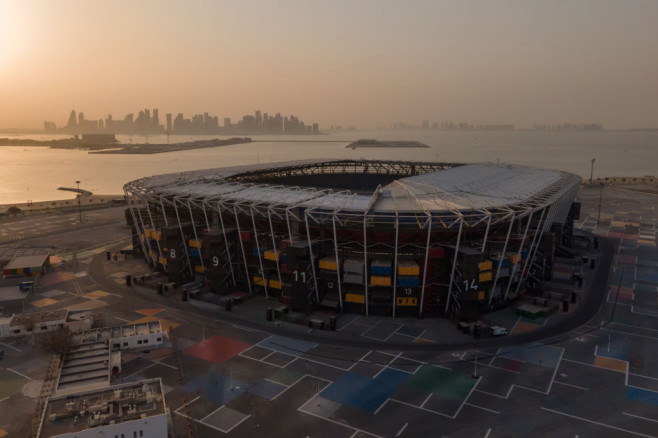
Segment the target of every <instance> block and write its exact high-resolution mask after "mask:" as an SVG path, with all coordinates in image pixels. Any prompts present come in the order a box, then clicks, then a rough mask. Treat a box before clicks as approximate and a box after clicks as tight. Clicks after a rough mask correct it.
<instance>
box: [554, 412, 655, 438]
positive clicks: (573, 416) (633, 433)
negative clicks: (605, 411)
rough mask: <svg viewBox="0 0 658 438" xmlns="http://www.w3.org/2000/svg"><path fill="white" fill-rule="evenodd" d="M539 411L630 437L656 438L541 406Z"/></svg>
mask: <svg viewBox="0 0 658 438" xmlns="http://www.w3.org/2000/svg"><path fill="white" fill-rule="evenodd" d="M541 409H542V410H544V411H548V412H553V413H554V414H558V415H564V416H565V417H569V418H575V419H576V420H582V421H585V422H587V423H592V424H596V425H599V426H603V427H607V428H610V429H614V430H619V431H622V432H626V433H630V434H632V435H637V436H643V437H646V438H656V437H655V436H653V435H645V434H643V433H639V432H633V431H632V430H628V429H622V428H621V427H616V426H611V425H609V424H605V423H600V422H598V421H594V420H589V419H587V418H583V417H577V416H576V415H571V414H567V413H564V412H560V411H556V410H553V409H548V408H545V407H543V406H542V407H541Z"/></svg>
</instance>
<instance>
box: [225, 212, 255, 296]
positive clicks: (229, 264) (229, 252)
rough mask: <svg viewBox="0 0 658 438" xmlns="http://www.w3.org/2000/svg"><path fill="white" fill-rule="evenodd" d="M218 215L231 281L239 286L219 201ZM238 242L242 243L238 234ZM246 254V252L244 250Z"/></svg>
mask: <svg viewBox="0 0 658 438" xmlns="http://www.w3.org/2000/svg"><path fill="white" fill-rule="evenodd" d="M217 214H219V223H220V225H221V226H222V238H223V239H224V247H225V248H226V256H227V257H228V261H229V263H228V268H229V271H230V272H231V279H232V280H233V286H237V285H238V283H237V282H236V281H235V274H234V273H233V258H232V257H231V248H230V247H229V246H228V240H226V228H225V227H224V217H223V215H222V208H221V202H220V201H217ZM238 240H239V241H240V242H242V240H241V239H240V235H239V234H238ZM243 252H244V250H243ZM247 281H249V275H247ZM249 292H251V285H250V286H249Z"/></svg>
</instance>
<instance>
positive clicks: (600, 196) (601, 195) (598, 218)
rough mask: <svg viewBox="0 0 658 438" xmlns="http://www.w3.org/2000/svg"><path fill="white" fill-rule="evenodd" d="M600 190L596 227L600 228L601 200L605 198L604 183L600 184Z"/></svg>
mask: <svg viewBox="0 0 658 438" xmlns="http://www.w3.org/2000/svg"><path fill="white" fill-rule="evenodd" d="M599 186H600V190H599V214H598V215H597V216H596V226H597V227H598V226H599V221H600V220H601V198H602V197H603V186H604V184H603V183H600V184H599Z"/></svg>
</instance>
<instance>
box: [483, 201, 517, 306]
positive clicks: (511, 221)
mask: <svg viewBox="0 0 658 438" xmlns="http://www.w3.org/2000/svg"><path fill="white" fill-rule="evenodd" d="M515 217H516V213H514V214H512V220H510V222H509V228H508V229H507V237H506V238H505V244H504V245H503V251H502V252H501V253H500V259H499V260H498V269H497V270H496V278H494V282H493V286H491V293H490V294H489V302H488V303H487V304H488V305H489V306H490V305H491V301H492V300H493V296H494V293H495V292H496V283H498V276H499V275H500V268H501V267H502V266H503V259H504V258H505V251H507V242H509V236H510V234H512V228H513V226H514V218H515Z"/></svg>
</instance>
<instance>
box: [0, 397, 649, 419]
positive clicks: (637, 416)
mask: <svg viewBox="0 0 658 438" xmlns="http://www.w3.org/2000/svg"><path fill="white" fill-rule="evenodd" d="M0 401H2V400H0ZM622 414H624V415H628V416H629V417H635V418H639V419H641V420H647V421H653V422H654V423H658V420H654V419H653V418H646V417H640V416H639V415H633V414H629V413H628V412H622Z"/></svg>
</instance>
